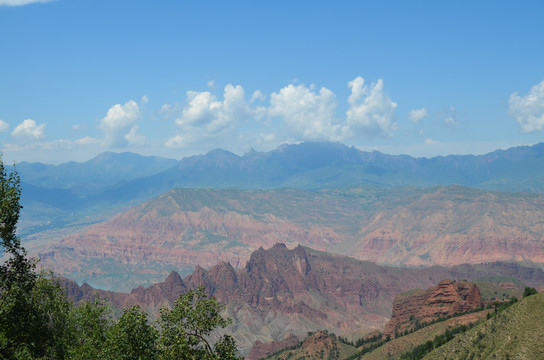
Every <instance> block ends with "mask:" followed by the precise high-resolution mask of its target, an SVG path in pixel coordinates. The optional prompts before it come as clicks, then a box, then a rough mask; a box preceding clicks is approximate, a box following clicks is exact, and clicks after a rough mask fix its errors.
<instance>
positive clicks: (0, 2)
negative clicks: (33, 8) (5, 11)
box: [0, 0, 55, 6]
mask: <svg viewBox="0 0 544 360" xmlns="http://www.w3.org/2000/svg"><path fill="white" fill-rule="evenodd" d="M51 1H55V0H0V6H21V5H28V4H34V3H47V2H51Z"/></svg>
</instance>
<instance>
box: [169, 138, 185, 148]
mask: <svg viewBox="0 0 544 360" xmlns="http://www.w3.org/2000/svg"><path fill="white" fill-rule="evenodd" d="M184 145H186V141H184V139H183V136H181V135H176V136H174V137H172V138H170V139H168V140H167V141H166V142H165V143H164V146H165V147H167V148H169V149H177V148H181V147H183V146H184Z"/></svg>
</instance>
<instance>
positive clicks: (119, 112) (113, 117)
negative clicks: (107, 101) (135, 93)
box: [99, 100, 141, 147]
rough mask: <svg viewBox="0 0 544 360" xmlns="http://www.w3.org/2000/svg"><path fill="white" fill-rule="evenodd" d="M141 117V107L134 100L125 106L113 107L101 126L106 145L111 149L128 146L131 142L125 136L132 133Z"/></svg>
mask: <svg viewBox="0 0 544 360" xmlns="http://www.w3.org/2000/svg"><path fill="white" fill-rule="evenodd" d="M140 117H141V113H140V107H139V105H138V103H137V102H136V101H134V100H129V101H127V102H126V103H125V104H124V105H121V104H116V105H113V106H112V107H111V108H110V109H109V110H108V113H107V114H106V116H105V117H104V118H103V119H102V121H101V122H100V126H99V128H100V130H102V132H103V133H104V141H105V143H106V145H107V146H111V147H124V146H126V145H128V144H129V141H128V140H127V139H126V137H125V136H126V135H128V134H129V133H130V131H131V130H132V129H133V127H134V125H135V124H136V122H137V121H138V119H140ZM136 130H137V129H136Z"/></svg>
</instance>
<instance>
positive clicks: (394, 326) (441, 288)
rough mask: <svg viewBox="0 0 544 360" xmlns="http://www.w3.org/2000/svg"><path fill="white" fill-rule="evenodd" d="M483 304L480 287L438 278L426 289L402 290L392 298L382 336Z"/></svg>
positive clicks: (476, 307)
mask: <svg viewBox="0 0 544 360" xmlns="http://www.w3.org/2000/svg"><path fill="white" fill-rule="evenodd" d="M482 306H483V302H482V298H481V296H480V290H479V289H478V286H476V284H474V283H470V282H467V281H457V282H454V281H451V280H444V281H441V282H440V283H439V284H438V285H437V286H434V287H431V288H429V289H427V290H416V291H411V292H409V293H407V294H401V295H399V296H397V297H396V298H395V301H394V302H393V311H392V315H391V320H389V321H388V322H387V324H386V325H385V329H384V332H383V333H384V337H387V336H389V337H391V338H393V337H395V335H396V334H397V333H403V332H404V331H406V330H414V329H415V328H417V327H418V324H421V323H430V322H432V321H434V320H436V319H438V318H441V317H446V316H450V315H454V314H459V313H463V312H467V311H470V310H476V309H479V308H481V307H482Z"/></svg>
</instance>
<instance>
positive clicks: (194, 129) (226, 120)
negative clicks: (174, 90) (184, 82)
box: [162, 84, 259, 148]
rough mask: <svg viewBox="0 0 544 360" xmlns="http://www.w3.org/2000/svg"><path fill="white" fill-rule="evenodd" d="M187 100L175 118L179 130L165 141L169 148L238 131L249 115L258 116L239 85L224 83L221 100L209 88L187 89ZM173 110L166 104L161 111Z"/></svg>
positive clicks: (256, 110)
mask: <svg viewBox="0 0 544 360" xmlns="http://www.w3.org/2000/svg"><path fill="white" fill-rule="evenodd" d="M187 100H188V104H187V106H185V107H184V108H183V110H182V114H181V117H180V118H178V119H177V120H176V124H177V125H178V128H179V130H180V133H179V134H177V135H175V136H174V137H172V138H171V139H169V140H168V141H167V142H166V143H165V146H167V147H170V148H172V147H182V146H185V145H188V144H190V143H194V142H197V141H202V140H203V139H209V138H212V137H216V136H218V135H222V136H225V135H226V134H230V133H231V132H234V131H236V130H237V129H238V128H239V127H240V126H242V125H243V124H244V123H245V122H246V121H247V120H248V119H249V118H251V117H254V118H257V117H258V116H259V111H258V109H253V108H252V107H251V106H250V105H249V104H248V103H247V102H246V100H245V94H244V89H243V88H242V86H240V85H237V86H234V85H232V84H228V85H227V86H225V89H224V92H223V100H222V101H221V100H218V99H217V97H216V96H215V95H213V94H212V93H210V92H209V91H203V92H197V91H188V92H187ZM171 109H172V108H171V107H170V106H167V107H165V106H163V109H162V110H163V111H164V112H169V111H171Z"/></svg>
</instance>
